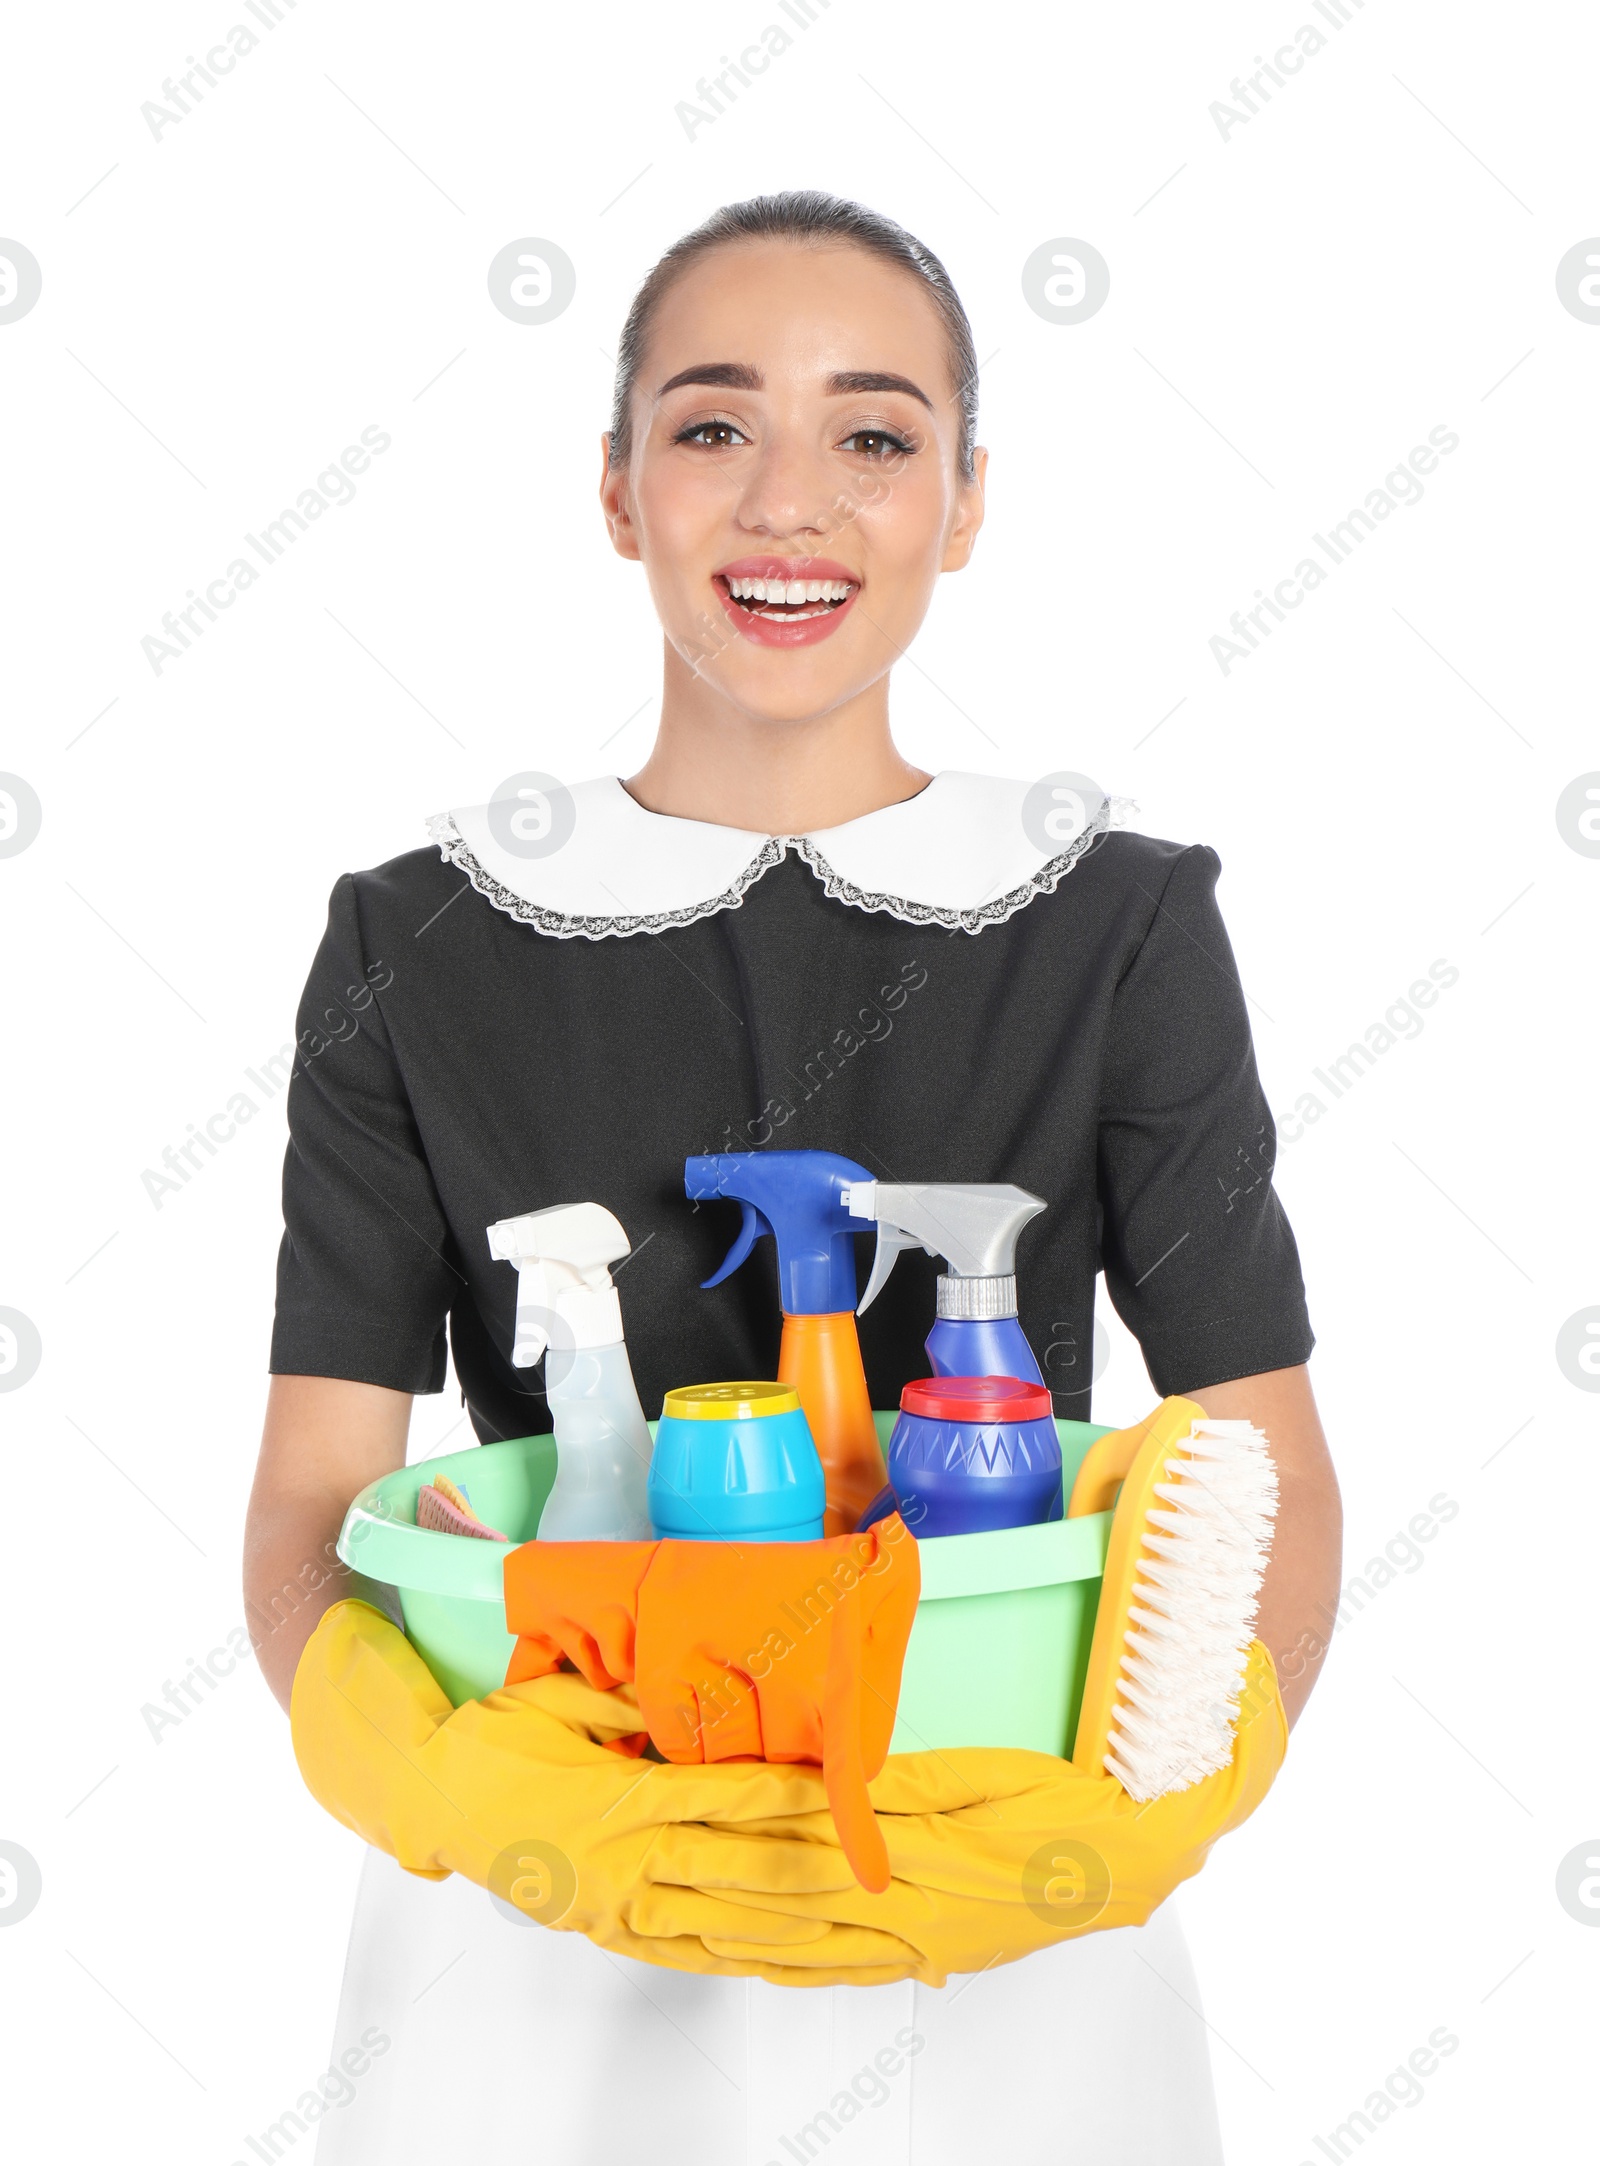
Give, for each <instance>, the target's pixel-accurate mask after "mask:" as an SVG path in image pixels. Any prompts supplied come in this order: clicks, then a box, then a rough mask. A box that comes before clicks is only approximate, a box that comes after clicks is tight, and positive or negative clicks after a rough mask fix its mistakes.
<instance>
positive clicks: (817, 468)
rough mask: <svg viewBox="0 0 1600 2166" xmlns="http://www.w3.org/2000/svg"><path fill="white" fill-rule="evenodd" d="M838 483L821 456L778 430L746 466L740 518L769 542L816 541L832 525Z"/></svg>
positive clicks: (740, 502) (792, 436)
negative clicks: (835, 487) (831, 518)
mask: <svg viewBox="0 0 1600 2166" xmlns="http://www.w3.org/2000/svg"><path fill="white" fill-rule="evenodd" d="M833 486H834V484H833V477H832V475H831V474H830V473H829V470H828V467H827V463H826V461H825V459H824V458H823V457H822V455H821V454H820V453H819V452H817V451H816V450H813V449H810V448H808V447H807V446H806V445H805V444H804V443H802V442H801V441H800V440H799V439H798V438H797V437H796V436H795V435H793V434H791V433H789V432H786V431H784V430H782V429H777V430H775V431H773V432H772V434H770V435H769V436H768V437H767V439H766V441H765V442H764V443H763V444H762V446H761V448H760V451H759V452H758V454H757V456H756V458H755V459H754V461H753V462H752V463H751V465H750V466H749V467H747V468H746V470H745V473H744V476H743V486H742V487H741V489H740V492H739V503H738V506H737V508H736V512H735V517H736V518H737V519H738V522H739V524H740V526H741V527H743V528H744V529H745V531H746V532H747V533H749V534H754V535H759V536H761V537H762V538H763V539H765V540H768V541H784V540H789V539H792V538H795V539H798V538H804V539H806V540H814V539H816V538H817V537H819V536H821V535H823V534H825V533H827V532H828V531H829V528H830V525H831V523H832V522H831V520H830V516H829V507H830V503H831V499H832V496H833Z"/></svg>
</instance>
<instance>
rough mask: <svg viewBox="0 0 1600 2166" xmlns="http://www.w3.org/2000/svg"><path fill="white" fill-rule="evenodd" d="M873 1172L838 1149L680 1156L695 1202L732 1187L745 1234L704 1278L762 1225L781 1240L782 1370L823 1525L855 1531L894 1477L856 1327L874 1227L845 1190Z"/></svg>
mask: <svg viewBox="0 0 1600 2166" xmlns="http://www.w3.org/2000/svg"><path fill="white" fill-rule="evenodd" d="M870 1179H871V1175H870V1174H868V1172H867V1171H866V1169H865V1168H864V1167H862V1166H858V1165H857V1164H856V1162H855V1161H854V1159H850V1158H842V1157H840V1155H839V1154H838V1153H837V1152H836V1151H713V1152H708V1153H706V1154H705V1155H703V1156H700V1157H695V1158H690V1159H687V1160H686V1161H685V1162H684V1169H683V1185H684V1191H685V1193H686V1194H687V1195H688V1196H689V1197H690V1198H691V1199H692V1200H693V1201H694V1202H696V1203H707V1202H711V1201H713V1200H714V1199H717V1198H721V1197H726V1198H728V1199H729V1200H730V1201H732V1202H735V1203H737V1204H738V1206H739V1210H740V1224H739V1232H738V1236H737V1238H736V1239H735V1241H734V1244H733V1246H732V1248H731V1249H729V1251H728V1253H727V1255H726V1256H725V1257H724V1258H723V1260H722V1263H721V1266H720V1267H719V1269H718V1270H717V1271H715V1272H714V1273H713V1274H712V1276H711V1277H710V1278H708V1279H707V1280H706V1281H705V1284H706V1285H707V1286H708V1287H709V1286H720V1285H721V1283H722V1281H723V1280H724V1279H725V1278H727V1277H729V1276H730V1275H731V1274H732V1273H733V1272H735V1271H737V1270H738V1268H739V1266H740V1265H741V1264H742V1263H743V1262H744V1261H745V1259H746V1258H747V1257H748V1256H749V1254H750V1252H751V1250H752V1249H753V1248H754V1247H755V1244H756V1242H757V1240H758V1239H759V1238H760V1237H761V1236H762V1235H763V1234H771V1235H772V1236H773V1238H774V1240H775V1241H776V1242H777V1244H778V1285H779V1296H780V1299H781V1301H782V1303H783V1340H782V1344H781V1347H780V1350H779V1355H778V1381H779V1382H780V1383H783V1384H792V1385H793V1386H794V1388H795V1390H796V1391H797V1392H798V1393H799V1395H800V1405H801V1407H802V1409H803V1411H804V1413H805V1417H806V1420H807V1422H808V1423H809V1424H810V1428H811V1436H812V1441H813V1442H814V1443H815V1445H816V1447H817V1456H818V1458H819V1459H820V1460H821V1461H822V1471H823V1475H824V1478H825V1480H826V1482H827V1512H826V1516H825V1519H824V1525H823V1531H824V1533H825V1534H849V1533H853V1532H854V1530H855V1527H856V1524H857V1522H858V1521H859V1519H860V1518H861V1515H862V1513H863V1512H864V1511H865V1510H866V1509H867V1507H868V1505H869V1504H871V1502H872V1500H873V1499H874V1497H876V1496H877V1495H878V1494H879V1492H880V1491H881V1489H882V1488H883V1485H884V1483H885V1481H886V1480H887V1479H888V1476H887V1472H886V1469H885V1467H884V1460H883V1448H882V1446H881V1445H880V1444H879V1442H878V1432H877V1428H876V1426H875V1424H874V1422H873V1419H872V1401H871V1399H870V1398H869V1397H868V1395H867V1379H866V1373H865V1371H864V1370H863V1369H862V1366H861V1342H860V1340H859V1339H858V1337H857V1336H856V1319H855V1306H856V1258H855V1236H856V1235H857V1234H858V1233H873V1232H876V1230H877V1229H876V1225H875V1222H874V1221H873V1220H872V1219H868V1218H858V1217H856V1216H855V1214H854V1213H853V1212H852V1211H851V1209H850V1207H849V1204H848V1202H847V1200H846V1191H847V1190H848V1189H849V1188H850V1186H851V1184H852V1183H854V1182H857V1181H870Z"/></svg>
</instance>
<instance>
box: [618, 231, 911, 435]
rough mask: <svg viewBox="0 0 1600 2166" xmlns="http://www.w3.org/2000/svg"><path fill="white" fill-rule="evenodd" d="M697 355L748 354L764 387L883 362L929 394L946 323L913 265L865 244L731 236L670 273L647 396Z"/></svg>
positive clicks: (651, 349)
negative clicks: (675, 273)
mask: <svg viewBox="0 0 1600 2166" xmlns="http://www.w3.org/2000/svg"><path fill="white" fill-rule="evenodd" d="M704 361H742V362H747V363H749V364H750V365H752V366H753V367H755V368H758V369H760V371H761V373H762V375H763V376H764V377H765V378H766V380H767V383H768V385H769V386H775V385H776V384H777V383H779V382H780V381H784V382H788V383H790V384H791V385H794V386H796V387H798V386H801V385H803V384H805V383H806V382H807V381H808V380H811V379H817V378H821V377H825V376H828V375H830V374H833V373H835V372H843V371H845V370H849V369H883V370H890V371H893V372H894V373H895V374H897V375H902V376H909V377H910V378H911V380H912V381H913V382H914V383H917V384H920V385H921V386H922V388H923V389H924V390H925V391H926V392H927V393H928V395H929V397H930V398H934V399H937V396H938V393H939V391H940V390H941V389H942V388H944V387H945V386H946V385H947V383H948V380H949V374H950V364H949V358H948V340H947V337H946V333H945V329H944V325H943V323H942V322H941V320H940V316H939V312H938V308H937V306H936V305H935V302H934V300H933V297H932V295H931V294H930V293H929V292H928V290H927V288H926V287H925V286H924V284H923V282H922V280H921V279H920V278H919V277H918V276H917V274H916V273H915V272H913V271H907V270H903V269H902V268H901V267H900V266H899V265H898V264H894V263H889V262H886V261H885V260H884V259H883V258H882V257H881V256H877V255H873V254H871V253H869V252H868V251H867V250H866V249H864V248H856V247H852V246H849V245H839V244H830V245H827V246H818V245H812V244H808V243H797V242H793V241H741V242H737V243H729V244H727V245H725V246H723V247H721V248H715V249H713V250H712V251H711V252H710V254H709V255H706V256H702V257H701V258H700V259H699V261H698V262H696V263H693V264H691V265H690V266H689V268H688V270H686V271H684V272H682V273H681V274H680V275H679V276H678V278H676V279H675V280H674V281H673V284H672V285H671V286H670V287H669V289H668V290H667V292H666V294H665V295H664V296H663V298H662V300H661V301H660V303H659V304H658V306H657V308H656V312H655V316H654V320H653V321H652V323H651V326H650V337H649V342H648V345H647V348H646V352H645V359H644V364H643V367H642V368H641V370H640V386H639V388H640V389H641V390H642V391H644V392H645V393H646V395H650V394H652V393H654V391H655V390H656V389H657V387H658V386H659V385H661V384H663V383H665V382H666V381H667V379H668V378H669V377H671V376H675V375H676V374H677V373H678V371H679V370H680V369H684V368H689V367H691V366H692V365H694V364H695V363H697V362H704Z"/></svg>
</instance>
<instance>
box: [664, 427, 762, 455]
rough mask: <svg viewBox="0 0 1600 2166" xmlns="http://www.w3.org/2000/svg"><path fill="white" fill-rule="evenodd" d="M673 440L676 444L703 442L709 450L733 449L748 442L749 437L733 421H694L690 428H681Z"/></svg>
mask: <svg viewBox="0 0 1600 2166" xmlns="http://www.w3.org/2000/svg"><path fill="white" fill-rule="evenodd" d="M672 441H673V442H674V443H675V444H701V445H703V446H704V447H705V448H706V450H708V451H732V450H734V449H735V448H736V447H737V446H738V445H740V444H743V443H748V442H749V438H748V437H747V436H746V435H745V434H744V432H743V430H742V429H737V428H735V427H734V425H733V423H732V422H731V421H694V422H691V423H690V425H689V426H688V428H686V429H680V430H679V431H678V434H677V435H676V436H675V437H674V438H673V439H672Z"/></svg>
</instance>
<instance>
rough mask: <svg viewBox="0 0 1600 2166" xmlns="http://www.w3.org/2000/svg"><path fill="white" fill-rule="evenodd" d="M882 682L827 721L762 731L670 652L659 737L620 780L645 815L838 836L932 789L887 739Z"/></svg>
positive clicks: (765, 726) (762, 724) (824, 717)
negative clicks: (832, 831) (833, 831)
mask: <svg viewBox="0 0 1600 2166" xmlns="http://www.w3.org/2000/svg"><path fill="white" fill-rule="evenodd" d="M888 686H889V680H888V678H887V676H885V677H882V678H880V679H879V680H878V681H877V683H875V684H871V685H869V686H867V688H866V689H865V690H864V691H863V692H861V693H860V694H858V695H857V697H856V698H854V699H852V700H848V701H846V702H845V704H844V705H842V706H840V707H835V708H832V709H830V710H829V712H828V713H826V714H821V715H812V716H808V717H807V718H806V719H805V720H803V721H798V722H768V721H763V720H760V719H758V718H757V717H755V716H753V715H748V714H745V713H743V712H741V710H740V709H738V708H736V707H735V706H733V705H732V703H731V702H730V701H728V700H726V699H724V698H723V697H722V695H721V694H720V693H719V692H718V691H717V690H716V689H715V688H714V687H713V686H711V685H709V684H707V683H706V681H705V680H704V678H702V677H700V676H697V675H696V673H695V672H694V671H693V670H692V669H691V668H690V667H689V665H688V664H687V663H685V662H684V661H683V660H682V658H681V657H680V656H679V655H678V654H677V652H676V651H675V650H674V649H673V648H672V647H671V646H670V645H668V647H667V650H666V673H665V681H664V684H663V688H662V701H661V727H660V729H659V730H658V731H657V733H656V741H655V744H654V746H653V747H652V748H651V752H650V757H649V758H648V759H647V760H646V761H645V763H644V765H643V767H641V768H640V769H639V771H638V773H637V774H635V775H630V776H629V777H628V778H627V782H626V785H625V787H626V788H627V791H628V794H629V796H630V797H632V798H634V799H635V800H636V802H637V803H639V804H641V805H643V806H644V808H645V810H646V811H647V812H663V813H667V814H670V815H671V816H672V817H673V818H674V819H679V820H708V821H711V822H713V823H714V824H716V825H717V826H720V827H743V828H748V829H750V830H751V831H752V832H754V833H757V834H766V835H803V834H807V833H809V832H811V831H812V830H813V829H816V828H826V827H840V826H842V825H843V824H844V822H845V821H846V820H858V819H860V818H862V817H863V815H864V814H866V813H869V812H878V811H881V809H882V808H883V807H884V806H885V805H897V804H899V803H901V802H902V801H903V800H904V799H905V798H908V797H915V796H916V794H917V792H918V791H919V790H921V789H925V788H926V787H927V784H928V783H929V781H930V780H931V779H932V778H931V777H930V776H929V775H928V774H926V773H925V772H924V770H923V769H922V768H920V767H913V766H912V765H911V763H910V761H909V760H905V759H902V757H901V756H900V753H899V752H898V750H897V749H896V747H895V742H894V739H893V738H892V737H891V735H890V734H889V690H888Z"/></svg>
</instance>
